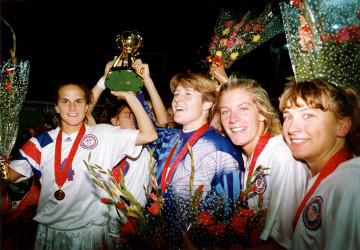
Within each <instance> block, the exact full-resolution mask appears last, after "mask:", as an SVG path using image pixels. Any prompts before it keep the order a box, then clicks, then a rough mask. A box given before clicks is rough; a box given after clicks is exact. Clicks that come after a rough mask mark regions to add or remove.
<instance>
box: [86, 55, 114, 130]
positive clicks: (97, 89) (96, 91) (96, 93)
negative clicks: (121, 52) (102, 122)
mask: <svg viewBox="0 0 360 250" xmlns="http://www.w3.org/2000/svg"><path fill="white" fill-rule="evenodd" d="M113 63H114V61H109V62H108V63H107V64H106V66H105V70H104V75H103V76H102V77H101V78H100V79H99V81H98V82H97V83H96V85H95V86H94V87H93V88H92V90H91V92H92V96H93V99H92V100H91V103H89V109H88V112H87V113H86V118H87V124H88V125H90V126H91V125H95V124H96V121H95V119H94V117H93V115H92V112H93V111H94V108H95V106H96V104H97V102H98V101H99V98H100V96H101V94H102V93H103V92H104V90H105V89H106V87H105V79H106V76H107V74H108V73H109V71H110V69H111V67H112V65H113Z"/></svg>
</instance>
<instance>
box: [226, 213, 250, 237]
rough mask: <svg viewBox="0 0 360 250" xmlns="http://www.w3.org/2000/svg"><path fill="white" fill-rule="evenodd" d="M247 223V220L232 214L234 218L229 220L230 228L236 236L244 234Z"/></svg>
mask: <svg viewBox="0 0 360 250" xmlns="http://www.w3.org/2000/svg"><path fill="white" fill-rule="evenodd" d="M247 221H248V219H247V218H245V217H242V216H240V215H239V214H234V216H233V218H232V220H231V224H230V228H231V229H232V230H233V231H234V233H236V234H237V235H240V234H245V232H246V224H247Z"/></svg>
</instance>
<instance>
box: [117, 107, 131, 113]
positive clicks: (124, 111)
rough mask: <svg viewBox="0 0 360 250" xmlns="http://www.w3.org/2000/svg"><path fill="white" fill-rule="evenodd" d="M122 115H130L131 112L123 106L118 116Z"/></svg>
mask: <svg viewBox="0 0 360 250" xmlns="http://www.w3.org/2000/svg"><path fill="white" fill-rule="evenodd" d="M124 113H132V112H131V110H130V109H129V107H128V106H125V107H124V108H123V109H122V110H121V112H120V114H124Z"/></svg>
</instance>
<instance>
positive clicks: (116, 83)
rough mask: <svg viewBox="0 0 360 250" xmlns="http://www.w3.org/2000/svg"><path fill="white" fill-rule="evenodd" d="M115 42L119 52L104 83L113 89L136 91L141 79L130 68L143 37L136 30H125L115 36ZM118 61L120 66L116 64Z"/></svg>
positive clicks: (139, 86)
mask: <svg viewBox="0 0 360 250" xmlns="http://www.w3.org/2000/svg"><path fill="white" fill-rule="evenodd" d="M116 44H117V47H118V49H119V50H120V51H121V54H120V56H119V57H118V58H117V59H116V60H115V62H114V64H113V66H112V67H111V69H110V72H109V74H108V75H107V77H106V80H105V85H106V86H107V87H108V88H109V89H111V90H114V91H133V92H134V93H138V92H140V90H141V88H142V86H143V81H142V78H141V76H139V75H138V74H137V73H136V72H135V70H134V69H133V68H132V63H133V62H134V61H135V57H136V56H137V55H138V54H139V52H138V50H139V49H140V48H141V47H142V44H143V39H142V37H141V36H140V34H139V33H138V32H137V31H136V30H132V31H125V32H123V33H122V34H121V35H118V36H117V37H116ZM120 61H122V64H121V66H117V65H118V63H119V62H120Z"/></svg>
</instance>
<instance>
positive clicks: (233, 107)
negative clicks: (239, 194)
mask: <svg viewBox="0 0 360 250" xmlns="http://www.w3.org/2000/svg"><path fill="white" fill-rule="evenodd" d="M215 77H216V75H215ZM218 105H219V106H218V107H219V112H220V119H221V124H222V126H223V128H224V131H225V133H226V134H227V136H228V137H229V138H230V140H231V141H232V142H233V143H234V144H235V145H237V146H240V147H241V149H242V157H243V160H244V163H245V174H244V179H243V180H242V183H243V184H245V183H246V180H247V178H248V177H249V176H251V175H252V173H253V172H254V170H255V169H256V168H257V167H258V166H260V165H261V166H262V167H263V168H269V169H266V170H261V171H260V172H259V173H258V174H257V175H256V176H255V177H254V179H255V187H256V193H257V196H255V197H254V198H252V199H250V200H249V207H250V209H257V206H258V199H259V197H260V196H262V197H263V208H267V209H268V213H267V215H266V219H265V226H264V229H263V231H262V233H261V235H260V239H261V240H262V241H263V242H261V245H260V248H267V247H271V246H273V247H276V248H278V249H279V248H287V249H289V248H290V246H291V241H292V223H291V221H292V219H293V218H294V216H295V212H294V210H296V208H297V206H298V205H299V204H300V202H301V198H302V195H303V193H304V192H305V187H306V181H307V178H308V171H307V167H306V165H305V164H303V163H301V162H299V161H297V160H295V159H294V158H293V156H292V154H291V151H290V149H289V147H288V146H287V145H286V143H285V141H284V140H283V137H282V135H281V123H280V120H279V118H278V115H277V112H276V110H275V109H274V108H273V107H272V105H271V103H270V100H269V97H268V94H267V93H266V91H265V90H264V89H263V88H262V87H261V85H260V84H259V83H258V82H256V81H255V80H252V79H247V78H244V77H242V76H241V75H240V74H239V73H237V72H233V73H232V75H231V76H230V78H229V80H228V82H226V83H225V84H223V85H222V86H221V89H220V93H219V104H218ZM243 189H244V187H243Z"/></svg>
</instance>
